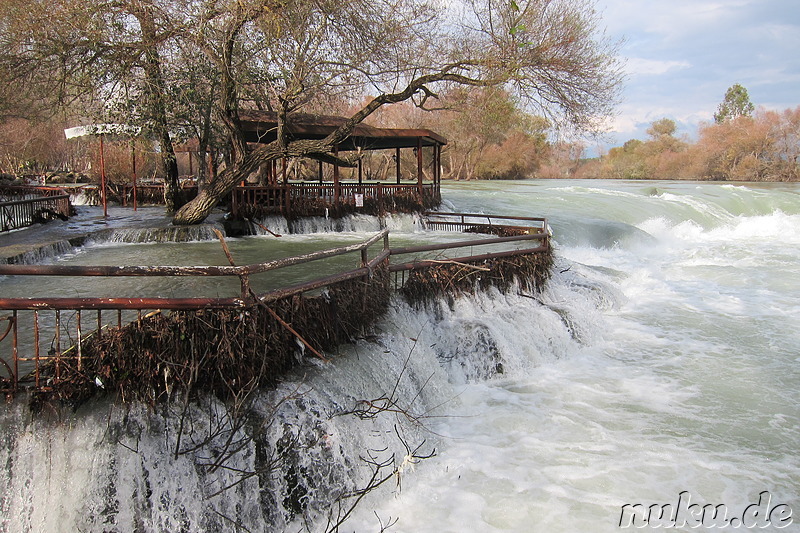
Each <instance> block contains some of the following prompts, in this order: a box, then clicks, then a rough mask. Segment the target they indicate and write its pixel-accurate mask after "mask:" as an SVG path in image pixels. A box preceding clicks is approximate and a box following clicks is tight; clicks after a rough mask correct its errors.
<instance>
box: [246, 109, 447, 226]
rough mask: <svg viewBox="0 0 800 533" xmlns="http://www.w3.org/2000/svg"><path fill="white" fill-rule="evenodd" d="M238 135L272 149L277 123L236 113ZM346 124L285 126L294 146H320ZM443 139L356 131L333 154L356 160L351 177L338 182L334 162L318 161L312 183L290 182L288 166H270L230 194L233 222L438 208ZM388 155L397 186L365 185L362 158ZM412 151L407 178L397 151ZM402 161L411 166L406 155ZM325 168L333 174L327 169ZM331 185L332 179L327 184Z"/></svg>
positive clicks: (321, 118)
mask: <svg viewBox="0 0 800 533" xmlns="http://www.w3.org/2000/svg"><path fill="white" fill-rule="evenodd" d="M240 119H241V125H242V130H243V131H244V134H245V140H246V141H247V142H249V143H269V142H272V141H274V140H275V139H276V138H277V130H278V120H277V115H276V113H274V112H264V111H240ZM346 120H347V119H346V118H344V117H336V116H327V115H308V114H294V115H291V122H290V123H287V124H286V125H285V128H286V132H287V134H288V136H289V138H290V139H291V140H295V139H313V140H316V139H323V138H325V137H326V136H328V135H329V134H330V133H332V132H333V131H335V130H336V129H337V128H338V127H339V126H341V125H342V124H343V123H344V122H345V121H346ZM446 144H447V140H446V139H445V138H444V137H442V136H440V135H438V134H436V133H434V132H433V131H430V130H426V129H400V128H377V127H374V126H369V125H367V124H359V125H358V126H356V127H355V129H354V130H353V132H352V134H351V135H350V136H349V137H348V138H347V139H345V140H344V141H342V142H341V143H339V145H338V146H336V147H335V148H334V155H335V156H338V155H339V154H340V153H342V152H351V154H349V155H350V156H351V158H352V155H353V154H352V152H358V154H356V157H355V159H356V161H355V168H356V170H355V171H354V173H353V176H352V177H351V178H350V179H349V180H344V179H342V171H341V168H340V166H339V165H338V164H336V163H323V162H322V161H316V162H315V163H316V165H317V167H316V169H315V170H316V176H309V175H308V173H307V172H306V173H305V175H302V176H300V177H298V176H297V175H296V173H295V175H294V176H290V174H291V173H290V172H289V162H288V161H287V160H285V159H284V160H282V161H273V163H272V164H271V165H268V168H265V169H263V172H262V175H261V176H260V178H258V179H257V182H256V183H249V182H246V183H243V184H241V185H240V186H239V187H237V188H236V189H234V191H233V194H232V199H231V204H232V206H231V209H232V213H233V215H234V217H235V218H240V219H241V218H250V217H258V216H263V215H268V214H283V215H284V216H287V217H290V218H293V217H299V216H321V215H331V216H340V215H343V214H348V213H354V212H362V213H365V214H383V213H389V212H413V211H421V210H424V209H430V208H433V207H436V206H438V205H439V204H440V203H441V192H440V182H441V153H442V147H443V146H444V145H446ZM376 150H389V151H391V152H392V155H391V159H392V160H393V161H394V167H395V168H394V174H395V175H394V180H386V179H384V180H383V181H380V180H370V179H365V176H364V168H363V157H364V155H365V153H366V152H372V151H376ZM409 150H411V151H412V152H413V156H414V161H415V163H416V165H415V167H416V168H415V171H416V172H411V173H409V172H408V169H407V168H408V165H406V167H407V168H406V176H403V174H402V169H401V156H402V154H403V152H402V151H406V152H407V151H409ZM406 158H407V159H406V162H408V161H409V159H408V156H406ZM325 165H330V167H332V172H328V175H329V178H328V179H326V172H325V170H326V167H325ZM331 178H332V179H331Z"/></svg>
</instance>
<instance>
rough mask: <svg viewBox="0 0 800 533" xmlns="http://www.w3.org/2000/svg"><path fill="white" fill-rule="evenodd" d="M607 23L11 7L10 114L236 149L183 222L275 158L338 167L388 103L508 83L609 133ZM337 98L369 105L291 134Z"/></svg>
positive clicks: (287, 10) (276, 6)
mask: <svg viewBox="0 0 800 533" xmlns="http://www.w3.org/2000/svg"><path fill="white" fill-rule="evenodd" d="M599 23H600V20H599V16H598V14H597V12H596V11H595V9H594V6H593V1H592V0H516V1H502V0H462V1H459V2H438V1H434V0H202V1H201V0H91V1H90V0H24V1H23V0H8V1H7V2H4V4H3V6H2V7H0V28H2V29H3V31H2V32H0V39H2V40H3V42H2V44H3V47H2V50H3V51H2V52H1V53H0V74H2V75H3V81H2V82H0V83H2V90H0V111H2V110H5V111H6V112H7V113H12V112H13V111H14V109H15V107H16V110H17V111H19V109H22V108H24V109H25V110H26V111H27V112H32V111H33V110H34V108H36V109H44V110H47V109H50V108H53V107H57V106H59V105H65V104H67V103H71V104H72V105H73V106H74V105H76V104H79V107H80V114H81V115H83V116H86V117H90V116H108V115H116V117H117V119H116V121H125V122H129V123H135V124H138V125H143V126H145V127H146V128H147V130H148V131H149V132H150V135H151V136H152V137H153V138H155V139H157V140H158V141H159V142H160V144H161V146H162V148H163V149H164V151H165V152H166V153H167V157H165V165H168V164H171V163H170V160H174V156H172V157H170V156H169V152H170V151H171V142H172V140H173V139H174V138H175V136H180V135H181V132H191V134H194V135H197V134H198V133H199V134H200V135H197V136H198V137H199V138H201V140H202V139H205V140H204V142H205V143H214V142H217V143H220V144H222V145H224V146H225V150H226V152H227V154H228V161H227V165H226V168H225V170H224V171H223V172H221V173H220V174H219V175H217V176H216V177H215V178H214V179H213V180H212V181H211V182H210V183H209V184H208V185H207V186H206V187H205V188H204V189H203V190H202V191H201V193H200V194H199V195H198V197H197V198H196V199H195V200H193V201H192V202H190V203H189V204H187V205H185V206H183V207H182V208H181V209H180V210H178V211H177V213H176V215H175V219H174V221H175V222H176V223H179V224H190V223H196V222H200V221H202V220H203V219H204V218H205V217H206V216H207V215H208V214H209V212H210V210H211V209H212V208H213V207H214V205H216V203H217V202H218V201H219V200H220V198H221V197H222V196H223V195H224V194H225V193H226V192H227V191H229V190H230V189H231V188H232V187H233V186H235V184H236V183H238V182H239V181H241V180H242V179H243V178H244V177H246V176H247V175H249V174H250V173H252V172H253V171H255V170H257V169H258V167H259V166H261V165H263V164H264V163H266V162H268V161H270V160H274V159H278V158H281V157H300V156H303V157H311V158H325V159H326V160H330V159H331V158H332V157H333V155H332V150H333V147H334V146H335V145H336V144H337V143H338V142H340V141H341V140H342V139H344V138H346V137H347V136H348V135H349V133H350V132H351V131H352V129H353V128H354V127H355V125H356V124H358V123H360V122H361V121H363V120H364V119H366V118H367V117H369V116H370V115H371V114H372V113H374V112H375V111H376V110H377V109H379V108H381V107H382V106H384V105H387V104H393V103H398V102H402V101H410V102H413V103H414V104H415V105H417V106H418V107H420V108H423V109H429V108H435V107H437V105H436V104H435V103H433V102H434V100H435V99H436V97H437V95H438V94H439V93H440V92H447V91H450V90H451V88H452V87H453V86H463V87H473V88H484V89H490V88H495V89H502V90H503V91H506V92H507V93H508V94H509V95H512V96H513V98H514V99H515V101H517V102H519V103H520V105H521V106H522V107H523V108H524V109H525V110H526V111H527V112H529V113H530V114H532V115H538V116H542V117H545V118H546V119H547V120H549V121H550V122H551V123H552V124H558V125H561V126H564V127H569V128H573V129H576V130H579V131H584V132H585V131H596V130H597V129H598V128H599V125H600V124H601V123H602V121H603V119H604V118H605V117H607V116H608V115H609V114H610V113H611V112H612V110H613V107H614V105H615V103H616V100H617V97H618V90H619V84H620V81H621V70H620V65H619V63H618V60H617V55H616V49H615V47H616V45H615V43H612V42H609V41H608V39H607V38H606V37H605V36H604V34H603V32H602V28H601V27H600V25H599ZM19 92H25V93H26V94H25V98H24V99H18V100H14V99H12V98H8V95H11V94H16V93H19ZM365 97H366V99H365ZM332 99H337V100H342V99H345V100H348V101H350V102H352V103H356V102H364V103H363V105H361V106H360V107H359V108H358V109H357V110H356V111H355V112H353V113H352V114H351V115H350V119H349V120H348V121H347V122H346V123H345V124H344V125H342V126H341V127H340V128H339V129H338V130H337V131H335V132H334V133H332V134H331V135H330V136H328V137H327V138H326V139H322V140H318V141H299V140H290V139H289V138H288V137H287V136H286V135H285V132H284V130H285V128H284V125H285V124H287V123H288V122H290V121H291V117H292V114H293V113H295V112H298V111H304V112H309V111H310V112H314V111H319V110H323V109H326V108H327V107H328V106H329V102H330V101H331V100H332ZM18 103H24V104H25V105H23V106H19V105H16V104H18ZM34 104H35V105H34ZM243 109H267V110H272V111H276V112H277V114H278V117H279V121H278V124H279V125H278V138H277V140H276V141H275V142H273V143H270V144H264V145H260V146H258V147H256V148H250V147H248V146H247V145H246V143H245V142H244V137H243V135H242V131H241V127H240V123H239V115H238V113H239V110H243ZM120 116H121V117H122V118H123V119H124V120H120V118H119V117H120ZM167 170H168V172H167V173H168V174H169V173H170V172H172V171H171V170H169V169H167ZM175 207H177V204H176V205H175Z"/></svg>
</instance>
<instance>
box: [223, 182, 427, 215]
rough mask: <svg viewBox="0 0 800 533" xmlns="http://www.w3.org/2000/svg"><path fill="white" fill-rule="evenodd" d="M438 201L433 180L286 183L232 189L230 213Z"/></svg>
mask: <svg viewBox="0 0 800 533" xmlns="http://www.w3.org/2000/svg"><path fill="white" fill-rule="evenodd" d="M440 203H441V191H440V187H439V184H438V183H436V182H434V183H423V184H420V183H403V184H395V183H350V182H347V183H345V182H340V183H338V184H336V183H311V182H304V183H288V184H285V185H268V186H244V187H237V188H236V189H234V190H233V192H232V198H231V212H232V214H233V215H234V216H235V217H241V218H248V217H252V216H264V215H269V214H282V215H285V216H313V215H323V214H325V209H329V210H337V209H342V208H346V211H347V212H352V211H358V210H359V209H362V210H363V211H364V212H365V214H378V212H382V211H387V210H393V209H390V208H388V207H387V206H389V205H391V206H394V207H396V206H398V205H401V206H402V205H405V204H409V206H410V207H412V208H416V209H417V210H422V209H427V208H431V207H434V206H437V205H439V204H440Z"/></svg>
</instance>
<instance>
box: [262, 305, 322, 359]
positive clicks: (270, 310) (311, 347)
mask: <svg viewBox="0 0 800 533" xmlns="http://www.w3.org/2000/svg"><path fill="white" fill-rule="evenodd" d="M262 305H264V308H265V309H266V310H267V311H268V312H269V314H271V315H272V317H273V318H274V319H275V320H277V321H278V323H279V324H280V325H281V326H283V327H285V328H286V329H288V330H289V331H290V332H291V333H292V335H294V336H295V337H297V340H299V341H300V342H302V343H303V345H305V347H306V348H308V349H309V350H311V351H312V352H313V354H314V355H316V356H317V357H319V358H320V359H322V360H323V361H325V362H326V363H327V362H329V361H330V359H328V358H327V357H325V356H324V355H322V354H321V353H319V351H317V349H316V348H314V347H313V346H311V345H310V344H309V343H308V341H307V340H305V339H304V338H303V337H302V336H301V335H300V334H299V333H297V331H295V329H294V328H293V327H292V326H290V325H289V324H288V323H287V322H286V321H284V320H283V319H282V318H281V317H279V316H278V313H276V312H275V311H273V310H272V308H271V307H270V306H268V305H266V304H262Z"/></svg>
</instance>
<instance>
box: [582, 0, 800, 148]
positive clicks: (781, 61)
mask: <svg viewBox="0 0 800 533" xmlns="http://www.w3.org/2000/svg"><path fill="white" fill-rule="evenodd" d="M597 8H598V10H599V12H600V14H601V16H602V17H603V23H604V25H605V26H606V27H607V34H608V36H609V37H610V38H611V39H623V43H622V45H621V47H620V50H619V54H620V56H621V57H622V58H623V59H624V60H625V62H626V66H625V70H626V72H627V73H628V78H627V83H626V85H625V87H624V89H623V102H622V104H621V105H620V107H619V109H618V111H619V115H618V116H617V117H616V119H615V120H613V121H612V122H611V125H610V128H611V132H612V133H611V135H612V137H617V138H622V142H624V141H625V140H627V139H629V138H631V137H637V136H638V138H644V136H646V135H644V130H646V129H647V126H648V125H649V124H650V123H652V121H653V120H658V119H659V118H663V117H667V118H671V119H673V120H675V121H676V123H678V125H679V127H681V128H683V129H684V132H685V133H690V134H693V133H694V132H692V131H690V130H692V129H695V130H696V127H697V125H698V124H699V123H700V122H701V121H704V120H709V119H710V117H711V115H712V114H713V112H714V111H715V110H716V108H717V105H718V104H719V102H721V101H722V98H723V97H724V95H725V91H726V90H727V88H728V87H730V86H731V85H733V84H734V83H741V84H742V85H744V86H745V87H746V88H747V89H748V91H749V92H750V98H751V100H752V101H753V103H754V104H756V105H757V106H758V105H764V106H766V107H768V108H770V109H779V110H781V109H786V108H789V107H792V108H794V107H797V106H798V105H800V93H798V92H797V85H798V80H800V54H798V53H797V50H798V49H800V2H798V1H797V0H648V1H647V2H642V1H641V0H597Z"/></svg>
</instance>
